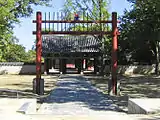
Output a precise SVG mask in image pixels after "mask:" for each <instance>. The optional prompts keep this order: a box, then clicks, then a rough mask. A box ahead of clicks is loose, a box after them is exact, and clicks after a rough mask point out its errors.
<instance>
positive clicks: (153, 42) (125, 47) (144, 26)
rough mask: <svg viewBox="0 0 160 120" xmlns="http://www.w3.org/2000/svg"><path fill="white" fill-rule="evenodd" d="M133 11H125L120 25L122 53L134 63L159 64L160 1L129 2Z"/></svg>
mask: <svg viewBox="0 0 160 120" xmlns="http://www.w3.org/2000/svg"><path fill="white" fill-rule="evenodd" d="M128 1H129V2H131V3H132V4H133V9H131V10H130V11H125V12H124V16H122V18H121V20H122V24H121V25H120V29H121V36H120V42H119V43H120V53H123V54H121V55H122V56H131V57H130V58H132V59H133V60H134V61H142V62H150V63H151V62H152V61H153V60H154V59H155V60H156V73H158V69H157V68H158V64H159V41H160V38H159V35H160V32H159V31H160V14H159V13H160V9H159V7H160V1H159V0H154V1H153V0H128Z"/></svg>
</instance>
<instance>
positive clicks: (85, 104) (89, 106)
mask: <svg viewBox="0 0 160 120" xmlns="http://www.w3.org/2000/svg"><path fill="white" fill-rule="evenodd" d="M111 112H112V113H115V114H125V113H122V112H120V109H119V108H118V107H117V106H116V105H115V104H113V102H112V100H111V99H109V96H107V95H104V94H102V93H101V92H99V91H98V90H97V89H96V88H95V87H93V86H92V85H91V83H90V82H89V81H87V79H86V78H84V77H82V76H67V75H63V76H61V77H60V78H59V80H58V82H57V87H56V88H55V89H54V90H52V91H51V93H50V95H49V96H48V97H47V98H46V99H45V100H44V103H43V104H42V106H41V107H40V109H39V110H38V113H39V114H52V115H96V114H100V115H104V114H106V113H111Z"/></svg>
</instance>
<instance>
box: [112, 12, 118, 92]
mask: <svg viewBox="0 0 160 120" xmlns="http://www.w3.org/2000/svg"><path fill="white" fill-rule="evenodd" d="M112 35H113V36H112V70H111V71H112V82H111V83H112V85H111V86H112V93H113V94H115V95H117V50H118V45H117V13H116V12H113V13H112Z"/></svg>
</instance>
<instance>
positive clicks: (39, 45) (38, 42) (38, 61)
mask: <svg viewBox="0 0 160 120" xmlns="http://www.w3.org/2000/svg"><path fill="white" fill-rule="evenodd" d="M36 21H37V24H36V93H37V94H40V80H41V55H42V14H41V12H37V16H36Z"/></svg>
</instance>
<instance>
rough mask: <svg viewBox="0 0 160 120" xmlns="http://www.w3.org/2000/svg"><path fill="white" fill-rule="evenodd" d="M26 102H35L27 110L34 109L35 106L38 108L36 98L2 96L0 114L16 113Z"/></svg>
mask: <svg viewBox="0 0 160 120" xmlns="http://www.w3.org/2000/svg"><path fill="white" fill-rule="evenodd" d="M25 103H34V104H32V106H30V108H29V109H26V111H27V112H30V110H32V111H33V108H35V109H36V99H24V98H23V99H19V98H1V99H0V114H16V113H17V111H18V110H19V109H20V108H21V107H22V106H23V105H24V104H25ZM34 111H35V110H34Z"/></svg>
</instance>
